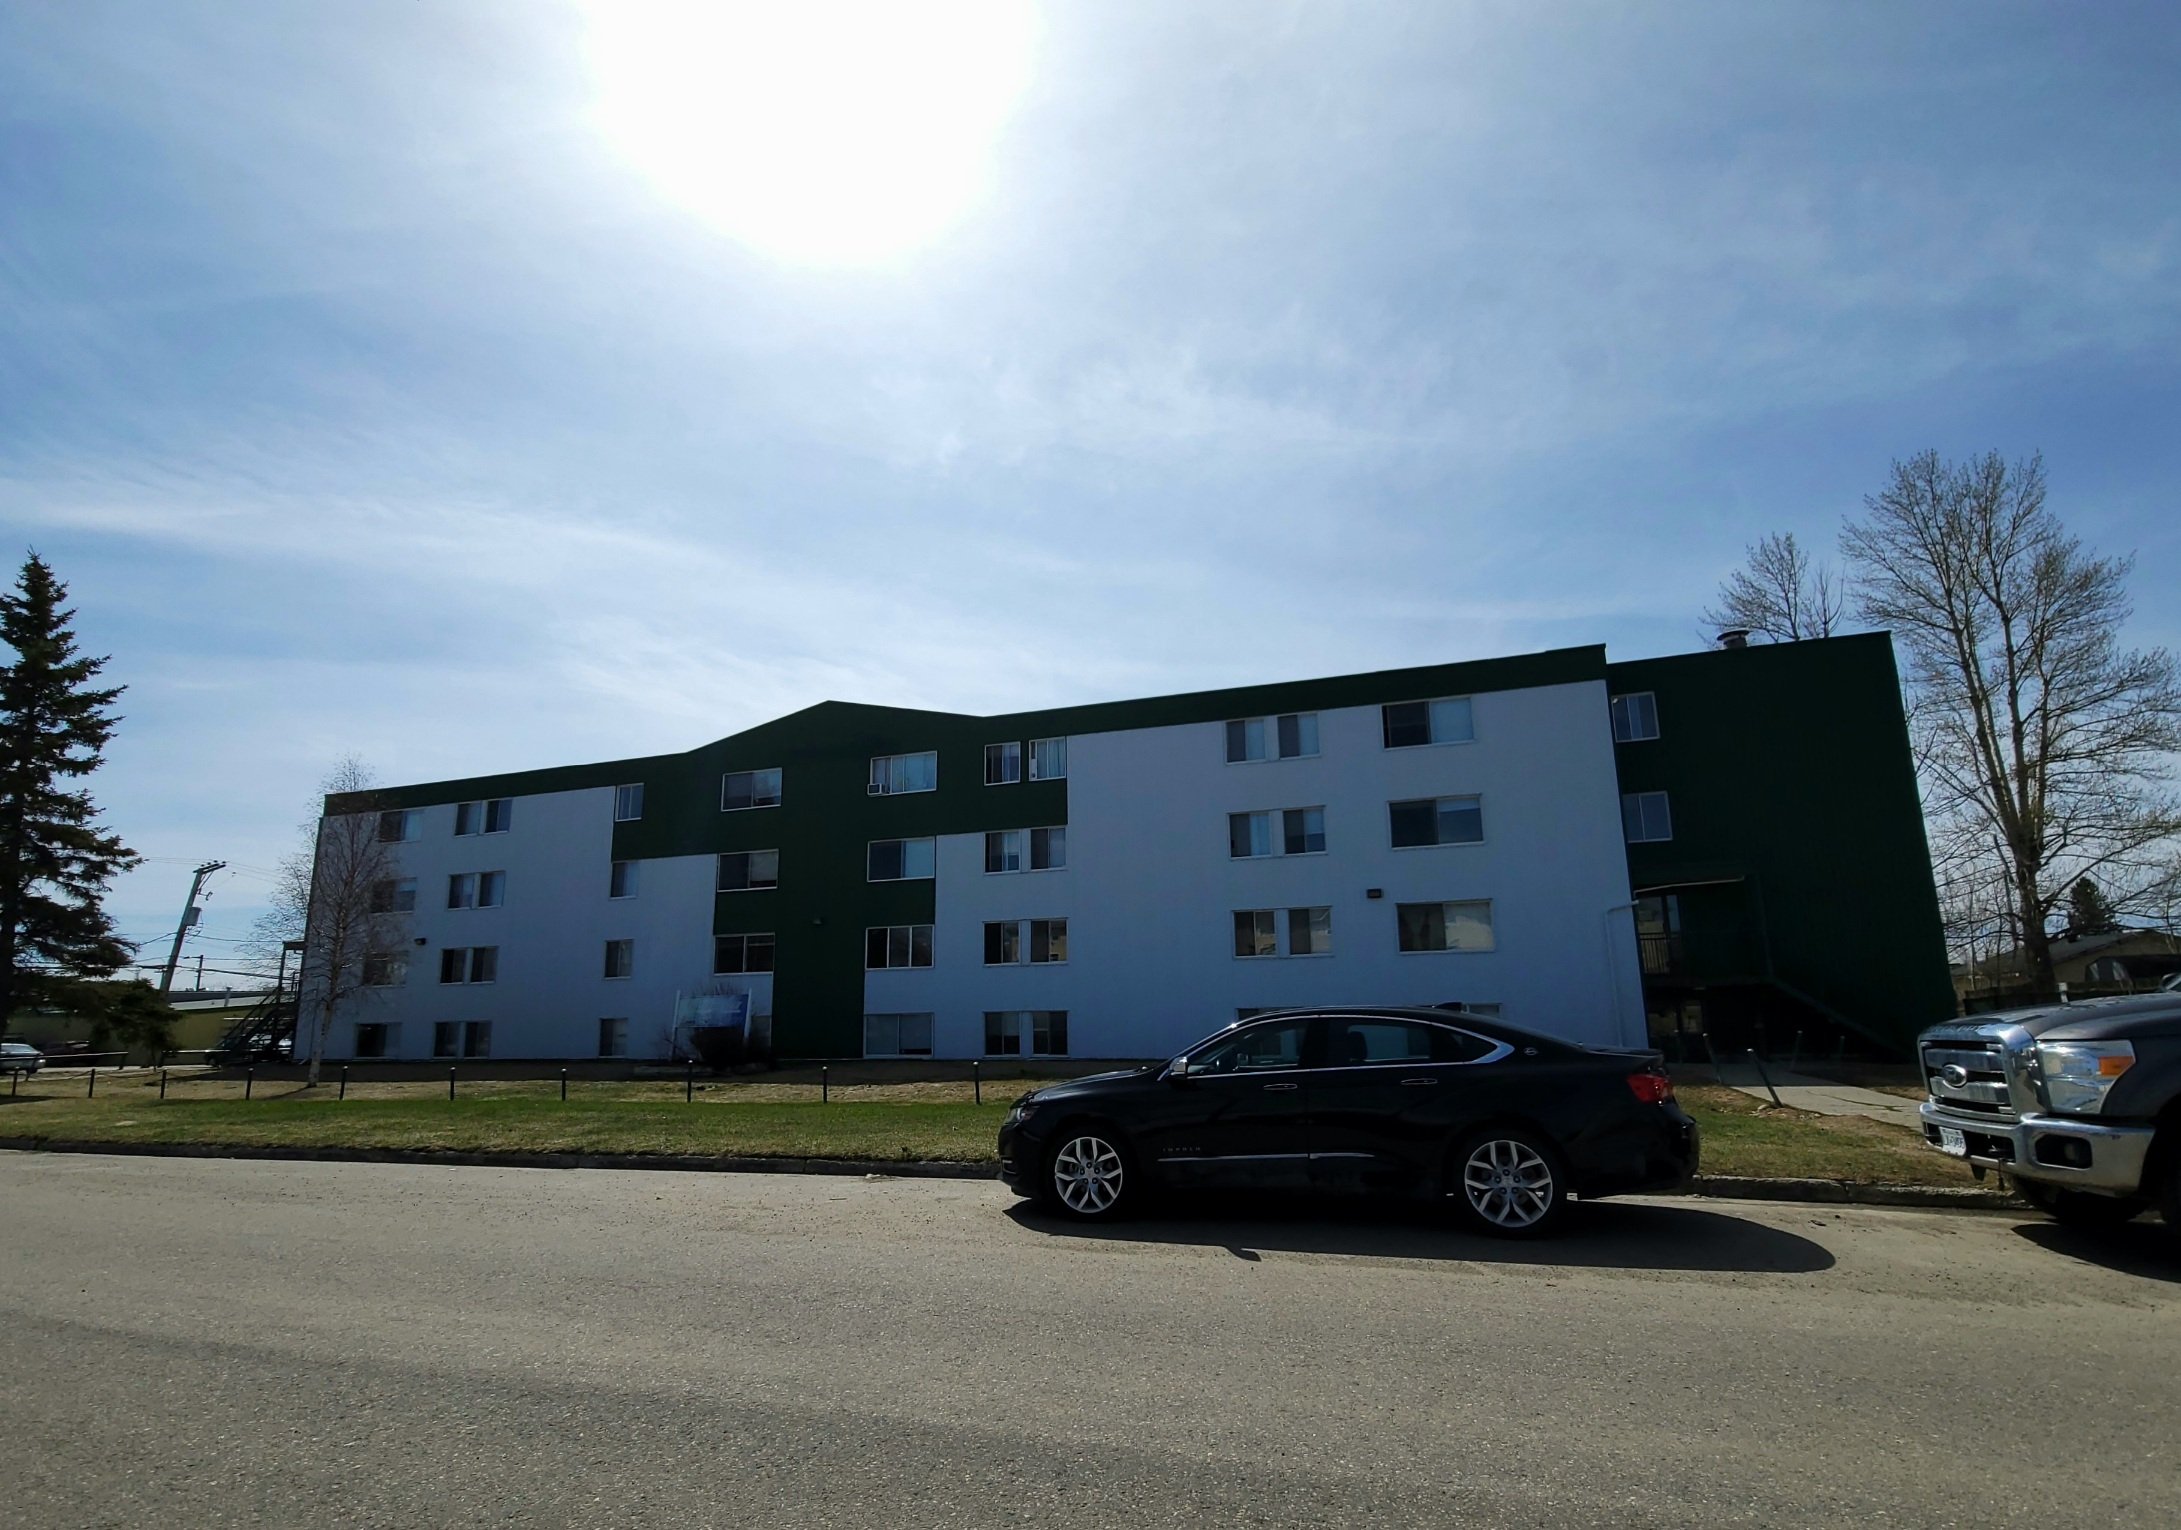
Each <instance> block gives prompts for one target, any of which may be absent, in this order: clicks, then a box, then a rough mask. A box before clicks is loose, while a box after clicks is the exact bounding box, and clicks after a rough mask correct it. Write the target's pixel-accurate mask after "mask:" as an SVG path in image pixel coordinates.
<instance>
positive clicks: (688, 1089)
mask: <svg viewBox="0 0 2181 1530" xmlns="http://www.w3.org/2000/svg"><path fill="white" fill-rule="evenodd" d="M696 1097H697V1065H696V1064H695V1063H694V1062H691V1063H685V1064H684V1065H683V1066H682V1103H683V1104H685V1105H686V1104H688V1103H689V1102H690V1101H691V1100H694V1099H695V1098H696Z"/></svg>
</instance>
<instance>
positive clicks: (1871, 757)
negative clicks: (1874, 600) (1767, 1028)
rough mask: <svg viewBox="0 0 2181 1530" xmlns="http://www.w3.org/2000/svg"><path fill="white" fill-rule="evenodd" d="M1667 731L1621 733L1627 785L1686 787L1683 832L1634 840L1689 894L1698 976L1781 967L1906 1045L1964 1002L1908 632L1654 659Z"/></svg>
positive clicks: (1657, 875) (1635, 668) (1654, 683)
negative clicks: (1920, 773) (1631, 739)
mask: <svg viewBox="0 0 2181 1530" xmlns="http://www.w3.org/2000/svg"><path fill="white" fill-rule="evenodd" d="M1609 679H1610V685H1611V689H1612V691H1613V692H1614V694H1616V695H1619V694H1624V693H1627V692H1631V691H1651V692H1653V693H1654V694H1655V695H1656V696H1657V698H1658V717H1659V734H1660V736H1659V737H1658V738H1657V739H1655V740H1652V741H1649V742H1642V743H1628V744H1621V745H1618V746H1617V747H1616V749H1615V755H1616V758H1617V760H1618V763H1619V769H1620V777H1621V789H1622V790H1623V791H1624V792H1636V791H1657V790H1663V791H1665V792H1667V793H1669V794H1670V800H1671V803H1672V809H1673V832H1674V837H1673V839H1672V840H1671V841H1670V842H1668V843H1663V844H1638V845H1631V846H1629V849H1628V861H1629V873H1630V878H1631V881H1632V884H1633V885H1634V886H1635V887H1636V888H1637V889H1638V890H1641V889H1643V888H1645V887H1649V886H1656V885H1659V884H1664V883H1702V882H1714V883H1717V884H1719V885H1714V886H1710V887H1690V888H1684V889H1683V890H1682V892H1681V900H1682V904H1681V909H1682V931H1683V945H1684V950H1685V951H1686V954H1687V961H1688V965H1689V968H1690V970H1691V976H1692V977H1693V978H1694V979H1695V980H1697V981H1700V982H1711V983H1717V984H1733V983H1738V982H1764V981H1766V980H1767V979H1777V980H1778V981H1780V982H1782V983H1785V984H1787V985H1789V986H1791V987H1792V988H1794V989H1798V990H1800V991H1801V992H1803V993H1805V994H1808V995H1810V996H1811V997H1813V998H1815V999H1817V1000H1819V1001H1821V1003H1823V1004H1824V1005H1826V1006H1829V1007H1831V1008H1832V1009H1834V1010H1837V1011H1838V1012H1840V1014H1842V1015H1843V1016H1845V1017H1846V1018H1847V1019H1848V1020H1849V1021H1851V1022H1853V1023H1854V1024H1855V1025H1856V1026H1857V1027H1858V1028H1859V1029H1862V1030H1864V1031H1865V1032H1866V1034H1868V1035H1870V1036H1871V1037H1872V1038H1873V1039H1877V1040H1882V1041H1887V1042H1890V1043H1893V1044H1896V1045H1901V1046H1906V1045H1907V1044H1908V1043H1909V1042H1911V1041H1913V1039H1914V1037H1915V1034H1916V1032H1917V1031H1918V1030H1920V1029H1921V1028H1923V1027H1924V1026H1927V1025H1933V1024H1936V1023H1938V1022H1939V1021H1941V1020H1944V1019H1947V1018H1948V1017H1950V1016H1951V1015H1952V1014H1953V1013H1954V993H1953V985H1952V983H1951V982H1950V981H1949V979H1948V976H1947V966H1946V946H1945V939H1944V936H1943V934H1942V932H1941V929H1940V924H1939V905H1938V896H1937V893H1936V892H1935V890H1934V887H1933V883H1932V876H1931V859H1930V854H1929V851H1928V848H1927V847H1926V844H1925V841H1924V827H1923V810H1922V806H1921V803H1920V801H1919V799H1918V796H1917V790H1916V778H1915V769H1914V764H1913V761H1912V757H1911V755H1910V751H1909V742H1908V728H1907V724H1906V721H1905V720H1904V718H1903V716H1902V710H1901V689H1900V678H1899V675H1898V674H1897V672H1896V670H1895V667H1894V660H1893V643H1892V639H1891V638H1890V637H1889V636H1888V635H1887V634H1885V633H1865V634H1859V635H1857V636H1854V637H1844V638H1830V639H1826V640H1823V641H1817V642H1804V643H1779V644H1764V645H1759V646H1753V647H1750V648H1745V649H1727V650H1717V651H1711V652H1705V653H1693V654H1681V655H1676V656H1674V657H1671V658H1663V659H1642V660H1636V661H1632V662H1629V663H1624V664H1614V665H1611V666H1610V667H1609Z"/></svg>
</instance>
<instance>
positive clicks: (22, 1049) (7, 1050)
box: [0, 1041, 45, 1073]
mask: <svg viewBox="0 0 2181 1530" xmlns="http://www.w3.org/2000/svg"><path fill="white" fill-rule="evenodd" d="M44 1066H45V1053H43V1052H41V1051H39V1050H38V1049H37V1048H36V1047H34V1046H32V1045H31V1044H30V1043H29V1042H27V1041H0V1073H36V1072H37V1071H38V1070H39V1069H40V1068H42V1067H44Z"/></svg>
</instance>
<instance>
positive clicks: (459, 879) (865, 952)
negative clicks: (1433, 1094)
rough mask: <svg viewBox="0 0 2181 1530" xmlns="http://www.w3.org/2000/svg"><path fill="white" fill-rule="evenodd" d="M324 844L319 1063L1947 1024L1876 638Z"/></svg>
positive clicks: (1886, 653)
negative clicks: (329, 891)
mask: <svg viewBox="0 0 2181 1530" xmlns="http://www.w3.org/2000/svg"><path fill="white" fill-rule="evenodd" d="M327 811H328V812H329V814H339V813H348V812H358V811H362V812H370V813H373V814H377V815H380V821H381V834H382V838H384V839H385V840H386V841H387V842H388V848H389V851H390V853H391V858H392V859H393V861H394V862H395V867H394V869H395V872H396V876H395V877H394V878H393V879H392V884H391V885H389V886H388V887H387V888H386V889H384V893H383V901H385V902H386V903H388V904H390V905H393V906H399V907H403V908H405V909H409V910H410V912H408V913H407V915H406V917H407V919H408V932H407V938H408V940H409V942H410V944H408V945H406V946H405V947H404V949H405V951H406V952H407V953H408V955H407V959H406V961H398V962H391V963H381V964H380V965H379V969H378V970H377V971H375V972H374V974H373V976H374V978H376V979H377V980H378V981H376V982H375V983H374V984H373V985H372V987H371V988H370V990H369V991H368V993H367V994H366V995H365V996H364V997H363V998H362V999H361V1000H359V1001H358V1002H357V1004H356V1005H355V1006H354V1008H353V1010H352V1012H351V1013H350V1014H349V1015H347V1016H345V1017H344V1018H343V1020H342V1021H341V1023H339V1024H337V1025H336V1026H335V1027H334V1030H333V1034H332V1036H331V1038H330V1040H329V1043H328V1048H327V1053H328V1056H329V1057H331V1058H336V1059H346V1058H351V1057H364V1058H371V1057H383V1058H389V1059H393V1058H400V1059H412V1060H428V1059H432V1058H435V1057H440V1058H444V1057H448V1056H456V1057H463V1056H468V1057H476V1056H490V1057H494V1058H533V1059H575V1058H595V1057H601V1056H604V1057H628V1058H632V1059H642V1058H663V1057H667V1056H671V1055H675V1054H676V1051H677V1049H678V1048H686V1046H687V1045H688V1043H689V1040H690V1034H689V1029H690V1027H691V1026H692V1025H693V1024H699V1023H719V1022H721V1021H723V1020H724V1021H725V1022H727V1023H730V1024H731V1023H737V1022H738V1021H740V1022H742V1023H748V1024H751V1025H753V1026H754V1028H755V1031H756V1033H757V1034H758V1035H759V1036H760V1037H764V1038H766V1039H769V1043H770V1046H771V1048H772V1050H773V1051H774V1052H775V1053H776V1054H777V1055H779V1056H781V1057H803V1058H846V1057H904V1056H905V1057H935V1058H972V1057H1008V1058H1022V1057H1029V1056H1035V1055H1054V1056H1059V1055H1065V1056H1071V1057H1078V1058H1081V1057H1092V1058H1134V1057H1153V1056H1159V1055H1164V1054H1167V1053H1170V1052H1172V1051H1174V1050H1175V1049H1177V1048H1178V1047H1180V1046H1181V1045H1183V1044H1184V1043H1186V1042H1188V1041H1190V1040H1192V1039H1194V1038H1196V1037H1198V1036H1200V1035H1202V1034H1204V1033H1206V1032H1208V1031H1210V1030H1212V1029H1214V1028H1216V1027H1217V1026H1219V1025H1221V1024H1224V1023H1226V1022H1228V1021H1231V1020H1233V1019H1235V1018H1236V1017H1237V1016H1238V1015H1242V1014H1247V1013H1249V1012H1251V1011H1254V1010H1259V1009H1266V1008H1274V1007H1281V1006H1286V1005H1294V1004H1340V1003H1357V1004H1365V1003H1369V1004H1435V1003H1444V1002H1448V1001H1461V1002H1464V1003H1468V1004H1471V1005H1476V1006H1480V1007H1489V1008H1493V1009H1496V1010H1497V1011H1498V1012H1499V1013H1500V1014H1501V1015H1503V1016H1504V1017H1505V1018H1507V1019H1509V1020H1511V1021H1514V1022H1516V1023H1518V1024H1522V1025H1527V1026H1531V1027H1534V1028H1537V1029H1540V1030H1544V1031H1548V1032H1551V1033H1554V1034H1557V1035H1562V1036H1566V1037H1569V1038H1571V1039H1575V1040H1579V1041H1583V1042H1589V1043H1595V1044H1601V1045H1626V1046H1636V1045H1643V1044H1645V1040H1646V1036H1647V1034H1649V1035H1652V1036H1659V1035H1667V1036H1676V1035H1678V1037H1679V1040H1680V1044H1682V1045H1688V1044H1690V1041H1691V1038H1693V1037H1695V1036H1697V1035H1699V1034H1700V1033H1704V1032H1707V1031H1708V1032H1712V1033H1716V1034H1718V1035H1719V1036H1721V1037H1722V1038H1725V1039H1726V1040H1728V1041H1731V1042H1736V1043H1738V1042H1740V1041H1741V1040H1742V1039H1743V1036H1744V1033H1746V1032H1748V1031H1750V1030H1751V1029H1752V1028H1753V1027H1761V1026H1766V1025H1770V1026H1776V1027H1780V1028H1781V1029H1780V1030H1779V1031H1778V1032H1777V1036H1778V1038H1779V1039H1780V1040H1782V1041H1784V1039H1785V1027H1788V1026H1793V1027H1794V1028H1795V1029H1797V1030H1805V1031H1807V1032H1809V1033H1810V1036H1811V1038H1812V1044H1813V1045H1815V1044H1817V1042H1818V1039H1819V1038H1830V1037H1832V1036H1833V1035H1834V1034H1835V1033H1836V1032H1837V1033H1838V1034H1839V1035H1841V1036H1846V1037H1850V1038H1853V1039H1855V1040H1857V1041H1865V1042H1874V1043H1880V1044H1887V1045H1890V1044H1895V1043H1898V1042H1900V1041H1902V1040H1905V1038H1906V1037H1907V1036H1909V1035H1912V1034H1913V1031H1914V1029H1915V1028H1916V1027H1917V1026H1920V1025H1922V1024H1927V1023H1930V1022H1931V1021H1933V1020H1936V1019H1939V1018H1943V1015H1944V1013H1946V1012H1948V1010H1949V1004H1950V998H1951V988H1950V986H1949V985H1948V983H1947V978H1946V967H1945V958H1944V955H1943V950H1942V945H1941V940H1940V936H1939V927H1938V915H1937V907H1936V900H1935V898H1934V897H1933V895H1932V890H1931V874H1930V869H1929V864H1928V859H1927V857H1926V854H1925V848H1924V841H1923V835H1922V828H1921V819H1920V815H1919V813H1918V811H1917V806H1916V796H1915V787H1914V781H1913V778H1912V776H1911V773H1910V767H1909V756H1908V746H1907V739H1906V734H1905V730H1904V728H1903V725H1902V721H1901V712H1900V702H1899V694H1898V688H1897V684H1896V680H1895V676H1894V669H1893V660H1892V652H1891V647H1890V644H1889V643H1888V642H1887V640H1886V639H1885V638H1884V637H1883V635H1877V636H1869V637H1858V638H1848V639H1834V640H1829V641H1826V642H1821V643H1805V644H1796V645H1789V646H1783V647H1778V648H1750V649H1741V650H1722V651H1716V652H1706V653H1700V654H1691V655H1685V656H1681V657H1678V658H1671V659H1662V660H1649V661H1639V662H1637V663H1634V664H1621V665H1616V664H1611V663H1609V662H1608V661H1607V658H1606V655H1605V651H1604V649H1603V648H1600V647H1587V648H1571V649H1561V650H1554V651H1551V652H1546V653H1538V654H1529V655H1521V656H1516V657H1510V658H1504V659H1492V660H1483V661H1476V662H1469V663H1457V664H1444V665H1433V666H1427V667H1422V668H1415V669H1404V670H1393V671H1386V672H1381V673H1376V674H1368V675H1352V676H1342V677H1336V678H1330V679H1318V680H1302V681H1295V682H1291V683H1286V684H1275V685H1263V686H1254V687H1249V688H1244V689H1238V690H1230V691H1215V692H1204V693H1199V694H1193V695H1183V696H1167V697H1159V698H1154V699H1149V700H1143V701H1131V702H1115V703H1106V704H1099V705H1091V706H1081V707H1069V708H1061V709H1055V710H1051V711H1043V712H1032V713H1021V714H1016V715H1012V716H997V717H973V716H961V715H955V714H950V713H938V712H925V711H914V710H906V709H899V708H891V707H880V706H866V705H856V704H847V703H840V702H825V703H821V704H819V705H816V706H813V707H810V708H808V709H806V710H804V711H801V712H797V713H794V714H792V715H790V716H787V717H783V718H780V719H778V720H776V721H773V722H769V723H765V724H762V725H760V726H758V727H755V728H751V729H749V730H747V731H745V732H742V733H738V734H735V735H732V736H731V737H727V738H723V739H720V740H718V741H717V742H715V743H710V744H706V745H704V746H702V747H700V748H697V749H694V750H691V751H690V752H688V753H686V754H677V755H663V756H656V757H652V758H646V759H633V760H618V761H613V762H609V763H605V764H597V765H581V766H569V767H564V768H556V769H548V770H539V771H529V772H522V773H518V774H512V775H499V776H482V777H476V778H473V779H469V780H462V781H450V782H441V783H436V784H432V785H423V786H413V787H401V788H395V789H392V790H389V791H381V792H376V793H373V794H371V795H370V796H369V797H368V798H332V799H329V800H328V803H327ZM745 1016H746V1017H748V1018H747V1020H746V1021H743V1017H745ZM307 1041H308V1038H305V1042H306V1045H307ZM1669 1044H1671V1043H1669Z"/></svg>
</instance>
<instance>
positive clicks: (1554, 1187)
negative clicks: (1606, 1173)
mask: <svg viewBox="0 0 2181 1530" xmlns="http://www.w3.org/2000/svg"><path fill="white" fill-rule="evenodd" d="M1445 1190H1446V1199H1447V1202H1448V1204H1449V1205H1451V1206H1452V1207H1453V1210H1454V1216H1455V1219H1456V1220H1457V1221H1458V1222H1460V1223H1461V1225H1462V1226H1464V1227H1467V1228H1468V1229H1470V1230H1471V1231H1473V1232H1481V1233H1485V1234H1487V1235H1489V1236H1491V1237H1494V1238H1542V1237H1544V1236H1546V1235H1547V1234H1549V1233H1551V1232H1552V1231H1553V1230H1554V1229H1555V1228H1557V1227H1558V1226H1559V1225H1560V1219H1561V1217H1562V1216H1563V1215H1564V1214H1565V1213H1566V1211H1567V1204H1568V1172H1567V1161H1566V1160H1565V1159H1564V1158H1562V1157H1561V1156H1560V1150H1559V1148H1557V1147H1555V1146H1554V1145H1553V1143H1552V1141H1551V1140H1550V1139H1549V1138H1547V1137H1545V1136H1543V1135H1542V1134H1540V1133H1538V1132H1534V1131H1531V1130H1530V1129H1528V1128H1527V1127H1520V1126H1488V1127H1485V1128H1483V1129H1482V1130H1479V1131H1474V1132H1471V1133H1470V1134H1469V1135H1468V1136H1466V1137H1464V1138H1462V1139H1461V1141H1459V1142H1458V1143H1456V1144H1455V1145H1454V1151H1453V1152H1451V1153H1450V1154H1448V1155H1447V1176H1446V1186H1445Z"/></svg>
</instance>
